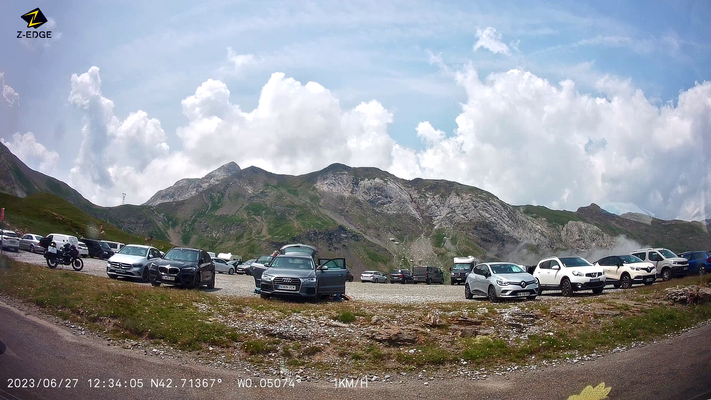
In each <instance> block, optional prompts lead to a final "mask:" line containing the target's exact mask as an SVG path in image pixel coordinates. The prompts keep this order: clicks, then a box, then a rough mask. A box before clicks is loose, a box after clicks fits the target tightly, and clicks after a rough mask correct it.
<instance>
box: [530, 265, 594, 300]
mask: <svg viewBox="0 0 711 400" xmlns="http://www.w3.org/2000/svg"><path fill="white" fill-rule="evenodd" d="M533 276H534V277H535V278H536V280H537V281H538V294H539V295H540V294H541V293H542V292H543V290H544V289H548V290H551V289H552V290H560V291H561V293H562V294H563V296H572V295H573V292H575V291H578V290H587V289H592V291H593V293H595V294H600V293H602V290H603V289H604V288H605V271H604V270H603V269H602V267H600V266H597V267H596V266H594V265H592V264H590V263H589V262H588V261H587V260H586V259H584V258H582V257H550V258H546V259H543V260H541V261H540V262H539V263H538V265H537V266H536V269H535V270H534V271H533Z"/></svg>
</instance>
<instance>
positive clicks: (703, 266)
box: [699, 265, 706, 275]
mask: <svg viewBox="0 0 711 400" xmlns="http://www.w3.org/2000/svg"><path fill="white" fill-rule="evenodd" d="M699 275H706V266H705V265H702V266H700V267H699Z"/></svg>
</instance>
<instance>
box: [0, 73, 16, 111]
mask: <svg viewBox="0 0 711 400" xmlns="http://www.w3.org/2000/svg"><path fill="white" fill-rule="evenodd" d="M0 80H2V97H3V98H4V99H5V101H7V104H8V105H9V106H10V107H12V106H13V105H15V103H17V105H20V94H19V93H17V92H16V91H15V89H13V88H12V87H11V86H10V85H6V84H5V73H4V72H0Z"/></svg>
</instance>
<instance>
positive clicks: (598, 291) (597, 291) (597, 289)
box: [593, 287, 605, 294]
mask: <svg viewBox="0 0 711 400" xmlns="http://www.w3.org/2000/svg"><path fill="white" fill-rule="evenodd" d="M604 289H605V288H604V287H599V288H595V289H593V293H595V294H601V293H602V291H603V290H604Z"/></svg>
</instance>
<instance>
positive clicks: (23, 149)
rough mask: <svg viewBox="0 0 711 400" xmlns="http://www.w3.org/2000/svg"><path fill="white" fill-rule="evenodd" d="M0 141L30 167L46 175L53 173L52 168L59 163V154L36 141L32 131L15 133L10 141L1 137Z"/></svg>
mask: <svg viewBox="0 0 711 400" xmlns="http://www.w3.org/2000/svg"><path fill="white" fill-rule="evenodd" d="M0 142H2V144H4V145H5V146H7V148H8V149H10V151H11V152H12V154H14V155H16V156H17V157H18V158H19V159H20V160H22V161H23V162H24V163H25V164H27V165H28V166H29V167H30V168H33V169H37V170H39V171H41V172H44V173H45V174H48V175H54V173H55V171H54V168H55V167H56V166H57V164H58V163H59V154H57V152H56V151H54V150H48V149H47V148H46V147H44V145H43V144H41V143H38V142H37V140H36V139H35V135H34V134H33V133H32V132H27V133H25V134H24V135H20V134H19V133H15V134H14V135H12V142H8V141H5V139H2V138H0Z"/></svg>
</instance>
